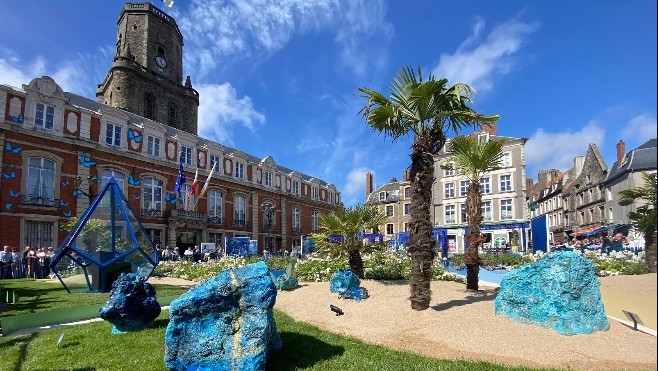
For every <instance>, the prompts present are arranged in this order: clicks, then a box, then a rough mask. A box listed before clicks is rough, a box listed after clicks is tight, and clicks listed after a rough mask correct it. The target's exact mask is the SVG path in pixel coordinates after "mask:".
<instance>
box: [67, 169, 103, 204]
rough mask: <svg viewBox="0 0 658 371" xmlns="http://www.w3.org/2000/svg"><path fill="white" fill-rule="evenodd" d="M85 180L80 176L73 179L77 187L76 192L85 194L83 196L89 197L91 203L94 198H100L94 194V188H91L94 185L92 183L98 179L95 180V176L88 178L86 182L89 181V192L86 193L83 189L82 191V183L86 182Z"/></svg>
mask: <svg viewBox="0 0 658 371" xmlns="http://www.w3.org/2000/svg"><path fill="white" fill-rule="evenodd" d="M84 180H85V179H84V178H82V177H80V176H76V177H75V178H74V179H73V184H74V187H75V191H76V192H78V193H81V194H83V195H85V196H87V197H88V198H89V202H91V200H92V199H93V198H94V197H96V196H98V195H96V194H94V193H93V190H92V187H91V185H92V181H94V182H96V179H95V178H94V177H93V176H91V175H89V176H87V178H86V180H87V186H88V187H87V191H86V192H85V191H83V190H82V189H80V186H81V185H82V181H84Z"/></svg>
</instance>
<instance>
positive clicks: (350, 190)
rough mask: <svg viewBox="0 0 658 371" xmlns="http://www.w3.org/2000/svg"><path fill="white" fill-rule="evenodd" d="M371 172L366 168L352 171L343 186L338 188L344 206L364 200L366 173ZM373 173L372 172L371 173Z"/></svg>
mask: <svg viewBox="0 0 658 371" xmlns="http://www.w3.org/2000/svg"><path fill="white" fill-rule="evenodd" d="M369 171H370V172H373V171H372V170H371V169H369V168H367V167H357V168H354V169H352V170H351V171H350V172H349V173H348V174H347V176H346V179H345V185H344V186H343V187H341V188H340V190H341V194H342V198H343V203H345V204H346V205H349V204H353V203H355V201H356V199H357V198H358V199H364V198H365V192H366V173H367V172H369ZM373 173H374V172H373Z"/></svg>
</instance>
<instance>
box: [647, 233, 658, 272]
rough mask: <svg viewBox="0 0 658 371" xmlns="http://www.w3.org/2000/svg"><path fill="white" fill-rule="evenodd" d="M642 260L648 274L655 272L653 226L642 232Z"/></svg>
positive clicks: (654, 234) (654, 236)
mask: <svg viewBox="0 0 658 371" xmlns="http://www.w3.org/2000/svg"><path fill="white" fill-rule="evenodd" d="M644 260H645V261H646V263H647V269H648V271H649V273H658V272H656V230H655V229H654V227H653V225H652V226H651V227H649V228H648V229H647V230H645V231H644Z"/></svg>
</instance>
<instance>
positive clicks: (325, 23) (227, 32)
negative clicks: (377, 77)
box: [172, 0, 392, 76]
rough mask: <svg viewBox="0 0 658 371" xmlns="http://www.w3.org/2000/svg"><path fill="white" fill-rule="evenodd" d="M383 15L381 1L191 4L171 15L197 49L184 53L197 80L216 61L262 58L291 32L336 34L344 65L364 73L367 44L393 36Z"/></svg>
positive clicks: (205, 0)
mask: <svg viewBox="0 0 658 371" xmlns="http://www.w3.org/2000/svg"><path fill="white" fill-rule="evenodd" d="M385 13H386V6H385V4H384V2H383V1H382V0H371V1H358V2H354V1H349V2H342V1H338V0H317V1H309V0H277V1H272V0H253V1H245V0H232V1H226V0H194V1H192V4H191V5H190V7H189V9H187V10H186V11H184V12H183V11H180V13H179V12H178V11H173V12H172V14H173V15H174V17H175V18H176V19H177V22H178V24H179V27H180V28H181V31H182V33H183V34H184V35H185V37H186V41H187V42H188V43H189V44H188V45H191V46H190V48H191V49H192V50H195V51H196V52H195V53H194V54H187V55H186V62H188V63H190V65H191V66H192V68H193V69H196V70H198V72H197V73H198V75H201V76H203V75H206V74H208V73H209V72H211V71H212V70H213V69H215V68H216V67H217V66H218V63H217V62H216V61H218V60H221V61H222V63H223V64H225V63H227V61H229V60H230V59H240V58H253V59H259V58H264V57H267V56H268V55H269V54H271V53H273V52H276V51H277V50H279V49H282V48H283V47H285V46H286V45H287V44H288V43H289V42H290V40H292V38H293V37H294V36H295V34H298V33H306V32H314V31H319V30H327V29H328V30H335V41H336V42H338V43H340V44H341V45H343V53H342V57H341V59H342V61H343V63H344V64H345V67H348V68H350V69H352V70H354V71H355V72H362V71H365V70H366V67H365V65H366V62H365V61H364V59H366V58H362V57H365V55H364V54H363V53H364V51H363V47H364V46H367V42H366V41H367V40H368V39H369V38H372V37H378V38H381V35H388V36H390V34H391V33H392V31H391V30H392V26H391V25H390V24H389V23H387V22H385V21H384V16H385ZM382 53H383V52H382Z"/></svg>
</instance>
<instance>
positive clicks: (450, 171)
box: [443, 162, 455, 176]
mask: <svg viewBox="0 0 658 371" xmlns="http://www.w3.org/2000/svg"><path fill="white" fill-rule="evenodd" d="M447 165H448V166H450V167H453V166H455V164H453V163H452V162H449V163H448V164H447ZM453 175H455V169H452V168H451V169H445V170H444V171H443V176H453Z"/></svg>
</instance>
